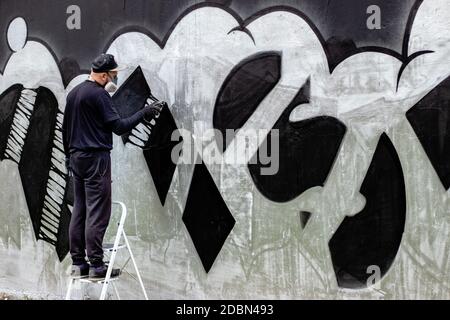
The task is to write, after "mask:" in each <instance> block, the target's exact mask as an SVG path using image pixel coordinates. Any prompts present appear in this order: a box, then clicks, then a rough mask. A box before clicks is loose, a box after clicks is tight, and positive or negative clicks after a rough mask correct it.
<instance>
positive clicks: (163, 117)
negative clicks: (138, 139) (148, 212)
mask: <svg viewBox="0 0 450 320" xmlns="http://www.w3.org/2000/svg"><path fill="white" fill-rule="evenodd" d="M150 94H151V90H150V87H149V86H148V84H147V80H146V79H145V76H144V74H143V72H142V69H141V67H137V68H136V70H134V72H133V73H132V74H131V75H130V76H129V77H128V79H127V80H126V81H125V83H124V84H123V85H122V86H121V87H120V88H119V90H117V92H116V94H115V95H114V97H113V101H114V105H115V107H116V109H117V111H118V112H119V114H120V116H121V117H123V118H126V117H130V116H131V115H133V114H134V113H135V112H137V111H138V110H140V109H141V108H143V107H144V105H145V103H146V101H147V98H148V97H149V96H150ZM150 129H151V135H150V137H149V139H148V141H146V143H145V145H144V157H145V160H146V162H147V167H148V168H149V170H150V173H151V175H152V179H153V183H154V184H155V188H156V191H157V192H158V197H159V200H160V201H161V203H162V205H164V204H165V202H166V198H167V193H168V191H169V187H170V184H171V182H172V179H173V175H174V173H175V169H176V166H177V161H178V158H176V159H172V158H171V156H172V149H173V147H174V146H176V145H177V144H178V143H179V142H177V141H171V136H172V132H174V131H175V130H178V127H177V125H176V123H175V120H174V118H173V116H172V113H171V112H170V110H169V108H164V109H163V111H162V112H161V114H160V116H159V117H158V119H156V121H155V125H154V126H152V127H151V128H150ZM129 137H130V133H126V134H124V135H123V136H122V141H123V143H127V142H129V141H130V140H129ZM180 141H182V140H180ZM178 157H179V155H178Z"/></svg>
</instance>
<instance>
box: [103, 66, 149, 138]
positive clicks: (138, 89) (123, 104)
mask: <svg viewBox="0 0 450 320" xmlns="http://www.w3.org/2000/svg"><path fill="white" fill-rule="evenodd" d="M150 93H151V90H150V87H149V86H148V83H147V80H146V79H145V76H144V73H143V72H142V69H141V67H137V68H136V70H134V71H133V73H132V74H131V75H130V76H129V77H128V79H127V80H126V81H125V82H124V83H123V84H122V85H121V86H120V88H119V89H118V90H117V92H116V93H115V94H114V96H113V98H112V99H113V104H114V107H115V108H116V110H117V112H118V113H119V115H120V117H121V118H128V117H130V116H132V115H133V114H135V113H136V112H137V111H139V110H140V109H142V108H143V107H144V106H145V102H146V101H147V99H148V97H149V96H150ZM129 136H130V132H128V133H125V134H124V135H122V141H123V143H127V142H129V139H128V137H129Z"/></svg>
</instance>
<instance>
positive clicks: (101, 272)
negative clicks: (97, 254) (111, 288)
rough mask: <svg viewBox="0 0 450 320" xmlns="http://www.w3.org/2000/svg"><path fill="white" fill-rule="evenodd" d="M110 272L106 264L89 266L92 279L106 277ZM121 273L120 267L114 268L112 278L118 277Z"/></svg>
mask: <svg viewBox="0 0 450 320" xmlns="http://www.w3.org/2000/svg"><path fill="white" fill-rule="evenodd" d="M107 272H108V267H107V266H106V265H101V266H98V267H94V266H91V267H90V268H89V278H90V279H103V278H105V277H106V273H107ZM119 275H120V269H112V272H111V278H115V277H118V276H119Z"/></svg>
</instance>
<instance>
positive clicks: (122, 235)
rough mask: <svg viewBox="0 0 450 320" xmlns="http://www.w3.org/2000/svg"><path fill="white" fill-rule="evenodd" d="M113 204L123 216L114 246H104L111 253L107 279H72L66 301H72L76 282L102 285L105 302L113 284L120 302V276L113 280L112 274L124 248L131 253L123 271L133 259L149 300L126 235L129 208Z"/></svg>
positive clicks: (120, 203)
mask: <svg viewBox="0 0 450 320" xmlns="http://www.w3.org/2000/svg"><path fill="white" fill-rule="evenodd" d="M113 204H115V205H119V206H120V207H121V208H122V214H121V216H120V221H119V223H118V224H117V225H118V228H117V233H116V237H115V240H114V243H113V244H104V245H103V251H104V252H105V254H107V253H111V255H110V260H109V264H108V270H107V272H106V277H105V278H104V279H89V277H86V278H74V277H70V279H69V285H68V288H67V293H66V300H70V298H71V295H72V289H73V286H74V284H75V282H76V281H79V282H80V283H95V284H102V291H101V294H100V300H105V298H106V292H107V290H108V285H109V284H110V283H111V285H112V286H113V288H114V291H115V294H116V296H117V298H118V299H119V300H120V295H119V292H118V290H117V287H116V285H115V284H114V282H115V281H117V280H119V278H120V276H117V277H114V278H111V272H112V270H113V267H114V262H115V260H116V254H117V251H118V250H119V249H124V248H126V249H127V250H128V253H129V255H130V256H129V258H128V260H127V261H126V262H125V264H124V265H123V267H122V268H121V271H125V267H126V265H127V264H128V262H129V261H130V259H131V261H132V262H133V265H134V269H135V271H136V275H137V280H138V281H139V284H140V286H141V289H142V292H143V294H144V297H145V300H148V296H147V292H146V291H145V287H144V283H143V282H142V278H141V274H140V273H139V270H138V267H137V265H136V260H135V259H134V255H133V252H132V251H131V247H130V243H129V242H128V238H127V235H126V234H125V230H124V225H125V220H126V217H127V207H126V206H125V204H124V203H122V202H119V201H113ZM122 239H123V241H124V242H125V244H121V240H122ZM126 272H127V271H126ZM127 273H128V272H127ZM128 274H129V275H130V276H131V277H133V275H132V274H130V273H128ZM133 278H134V277H133Z"/></svg>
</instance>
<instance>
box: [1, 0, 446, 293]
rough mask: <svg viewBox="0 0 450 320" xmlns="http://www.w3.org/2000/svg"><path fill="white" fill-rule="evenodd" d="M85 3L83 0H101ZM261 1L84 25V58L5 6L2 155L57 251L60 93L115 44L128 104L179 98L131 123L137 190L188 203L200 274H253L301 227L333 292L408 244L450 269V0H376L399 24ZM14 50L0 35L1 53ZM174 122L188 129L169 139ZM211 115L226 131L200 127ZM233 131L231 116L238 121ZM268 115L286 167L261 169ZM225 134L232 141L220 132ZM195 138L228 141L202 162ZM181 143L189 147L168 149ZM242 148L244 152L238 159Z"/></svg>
mask: <svg viewBox="0 0 450 320" xmlns="http://www.w3.org/2000/svg"><path fill="white" fill-rule="evenodd" d="M62 2H64V1H62ZM79 2H80V3H79V6H80V7H81V8H82V7H83V5H86V6H87V7H91V6H93V5H94V4H92V3H87V2H86V3H84V1H79ZM268 2H270V5H268V6H267V7H262V5H261V4H258V3H256V2H255V3H253V2H252V4H249V3H250V2H246V3H247V4H244V2H243V1H214V2H203V3H200V4H194V5H190V2H189V1H185V2H184V3H183V4H179V6H178V7H177V9H178V11H179V13H178V15H177V18H173V17H174V16H173V15H174V14H175V13H170V14H168V16H170V17H171V19H168V20H167V21H165V22H164V23H162V24H161V25H160V26H158V27H156V26H153V29H152V30H150V29H151V28H150V29H149V28H148V26H147V25H146V24H145V23H143V22H142V21H140V20H139V19H138V18H136V19H137V20H133V21H129V25H128V26H127V27H125V28H123V27H122V25H121V24H120V23H119V24H120V25H121V27H120V28H119V27H117V28H116V27H115V26H114V27H113V26H111V28H110V29H108V30H109V31H110V32H109V33H108V35H107V36H106V38H104V39H96V37H97V35H96V34H97V33H95V32H92V31H83V25H82V26H81V29H80V30H79V31H71V32H81V34H84V36H85V37H86V38H85V41H86V43H87V44H89V46H87V49H86V52H83V53H80V52H79V51H77V50H75V49H73V52H74V55H73V56H71V54H69V53H68V52H67V50H72V49H70V48H71V47H70V46H64V45H61V44H59V43H58V41H60V38H61V37H63V35H65V34H66V32H69V31H67V30H65V31H64V32H62V31H61V30H55V32H54V33H52V32H49V31H45V30H47V26H46V24H47V23H48V22H43V23H42V25H40V26H39V27H40V28H41V29H39V28H32V30H30V26H28V25H27V23H28V19H27V14H25V13H24V14H22V15H21V16H22V17H23V18H24V19H22V18H20V17H19V18H17V16H14V17H11V19H12V20H11V19H10V21H11V23H10V24H9V25H8V27H9V29H8V32H7V34H10V33H11V34H12V33H14V34H15V36H14V37H12V36H11V37H10V39H9V43H8V47H9V50H10V51H11V53H10V54H11V56H10V58H9V60H8V61H7V62H6V68H5V70H4V74H3V76H0V94H1V95H0V159H1V160H10V161H13V162H14V163H16V164H17V165H18V170H19V173H20V177H21V182H22V186H23V191H24V195H25V198H26V201H27V205H28V210H29V214H30V217H31V222H32V225H33V229H34V233H35V236H36V238H37V239H42V240H44V241H46V242H48V243H50V244H52V245H53V246H55V247H56V251H57V254H58V257H59V259H60V260H61V261H62V260H63V259H64V257H65V255H66V254H67V251H68V245H67V228H68V222H69V220H70V205H71V203H72V200H73V199H72V194H71V190H70V188H69V186H70V181H69V180H68V177H67V174H66V172H65V169H64V166H63V154H62V149H61V131H60V123H61V120H62V115H63V113H62V112H63V108H64V96H65V94H66V93H67V92H68V91H70V88H72V87H73V86H74V85H75V84H76V83H77V82H79V81H81V79H83V77H84V76H85V73H86V71H87V69H86V68H87V66H88V61H89V59H90V58H91V57H93V56H95V52H96V51H101V50H103V49H104V51H108V52H109V53H112V54H114V55H115V56H116V58H117V59H118V60H119V61H123V62H125V63H126V64H127V66H128V68H127V69H126V70H125V71H123V73H121V74H120V79H119V84H120V87H119V90H118V91H117V92H116V93H115V95H114V96H113V100H114V103H115V106H116V108H117V110H118V111H119V113H120V114H121V116H124V117H126V116H127V115H129V114H131V113H133V112H135V111H136V110H138V109H140V108H142V107H143V106H144V104H145V101H146V99H147V97H148V96H149V95H150V93H151V94H152V95H154V96H155V97H158V98H159V99H161V100H164V101H167V102H168V103H169V108H166V109H164V112H163V113H162V114H161V116H160V117H159V119H157V121H155V122H153V123H144V122H143V123H141V124H139V125H138V126H137V127H136V128H135V129H133V131H132V132H129V133H127V134H125V135H124V136H122V137H121V148H123V149H121V150H123V152H130V151H129V150H136V149H142V152H141V153H139V157H140V156H141V155H142V158H140V160H139V161H144V162H145V165H146V167H147V168H148V171H149V173H150V178H151V181H148V180H145V179H143V178H142V177H130V179H134V181H135V182H133V183H135V184H136V186H137V187H136V188H137V189H139V188H147V189H149V190H155V193H156V194H157V200H158V205H159V206H160V207H161V210H163V211H162V212H164V210H166V212H167V211H169V210H172V211H173V212H178V216H176V221H178V222H177V224H178V223H179V221H182V223H183V225H184V227H183V228H182V229H176V230H177V232H186V234H187V236H186V237H185V238H183V239H184V240H185V242H189V243H192V246H190V244H186V251H188V252H189V257H190V259H191V260H190V261H191V263H192V264H194V265H195V263H197V264H196V265H195V266H198V265H199V264H198V263H200V265H201V266H202V267H203V270H202V271H203V273H205V274H211V273H213V271H215V270H222V269H221V268H222V266H223V265H227V264H232V263H238V262H239V263H240V266H241V267H242V270H243V273H244V274H245V277H246V278H247V279H248V278H250V277H251V275H252V272H253V271H252V270H254V269H255V268H256V267H255V266H256V265H259V266H260V268H262V269H264V268H267V269H268V270H270V272H277V271H274V267H272V265H271V264H272V262H271V261H269V260H270V259H266V258H265V257H266V255H267V252H276V251H277V250H278V251H280V250H284V249H286V248H288V247H289V246H291V245H292V243H300V244H299V248H300V249H296V250H297V252H295V254H296V255H297V254H298V256H301V257H302V258H301V259H303V260H304V261H305V262H304V263H305V264H306V265H308V266H310V267H311V269H312V270H313V271H314V273H315V274H316V277H317V279H319V281H320V283H322V284H323V286H324V287H325V288H327V289H326V290H328V289H329V288H336V289H338V288H351V289H364V288H367V287H368V286H370V283H369V280H370V276H371V273H370V272H369V271H368V270H372V269H371V268H372V267H373V266H376V267H377V268H378V269H379V270H380V273H381V274H380V278H379V279H377V282H380V281H383V279H387V280H386V281H389V277H395V275H393V272H391V271H392V270H393V269H394V268H396V263H397V264H398V260H399V259H404V258H403V255H407V256H408V257H410V259H412V260H413V261H414V263H415V264H417V265H421V266H423V267H424V268H426V269H427V271H426V272H427V274H428V275H429V276H430V277H432V278H434V279H438V278H439V279H441V278H448V271H449V267H450V263H449V262H448V252H449V248H450V242H449V240H450V239H447V238H446V237H447V235H448V234H449V230H448V222H446V221H448V216H449V213H450V211H449V210H450V208H449V201H450V200H448V199H449V197H448V189H449V187H450V158H449V157H450V156H449V155H450V150H449V148H450V116H449V108H450V94H449V92H450V91H449V90H450V84H449V83H450V81H449V79H450V78H449V76H450V60H449V57H450V55H449V53H450V45H449V43H450V42H449V41H448V40H449V39H448V34H449V33H448V31H449V29H450V25H448V18H450V10H449V9H448V8H447V6H446V3H445V1H444V0H436V1H434V0H433V1H431V0H430V1H404V2H402V4H399V3H398V4H396V5H393V4H387V1H379V2H380V6H381V7H382V8H386V7H389V8H391V9H392V10H388V11H389V12H390V13H389V14H393V15H394V14H395V15H396V17H397V18H398V17H400V18H399V20H400V21H401V23H399V24H397V25H396V27H395V28H396V30H395V34H396V36H391V37H387V36H384V35H383V36H376V37H375V36H373V34H370V35H369V33H367V32H366V31H367V30H364V32H363V31H362V30H359V29H358V30H356V31H354V34H353V35H352V34H351V30H350V27H349V26H348V24H346V25H344V26H343V27H340V28H333V26H332V25H330V24H326V23H325V22H323V21H322V20H320V19H318V18H317V15H318V14H319V13H320V12H322V11H321V8H322V7H327V8H330V7H329V6H330V4H329V3H328V2H327V3H325V1H316V2H314V4H312V3H313V2H308V1H305V3H310V5H309V6H308V5H306V4H300V3H296V4H292V3H291V2H289V1H268ZM285 2H289V3H290V5H289V4H286V3H285ZM365 2H366V1H359V2H358V3H356V2H355V1H349V3H347V4H346V5H343V7H344V8H345V12H346V13H345V14H343V13H342V12H343V11H341V10H343V9H340V8H338V7H336V6H337V4H333V5H331V6H332V8H333V10H334V11H335V14H337V15H339V17H340V19H347V20H348V14H350V12H354V11H355V10H357V9H358V8H362V7H363V6H364V5H365ZM372 2H373V1H372ZM381 2H382V3H381ZM125 3H126V2H124V6H125V7H123V8H122V9H118V8H116V6H117V3H114V4H111V10H123V11H124V12H128V10H135V9H132V8H127V7H126V5H127V4H125ZM0 6H1V5H0ZM61 6H62V4H61ZM135 6H136V8H146V5H145V4H143V3H140V4H136V5H135ZM58 8H59V5H58V6H56V7H55V10H57V9H58ZM164 8H165V9H166V10H169V8H168V7H164ZM349 8H351V9H352V10H349ZM340 12H341V14H339V13H340ZM363 12H365V10H363ZM435 12H439V14H437V15H436V14H435ZM345 17H346V18H345ZM363 17H365V16H364V15H363ZM13 18H15V19H13ZM120 19H122V17H121V18H120ZM133 19H134V18H133ZM358 19H359V18H358ZM385 19H388V21H389V19H390V18H389V17H385ZM332 21H333V23H335V22H336V23H337V22H338V21H339V20H332ZM358 21H359V20H358ZM364 26H365V20H364ZM97 27H98V26H97ZM86 28H87V29H92V28H96V26H95V25H88V26H86ZM386 28H388V26H386ZM439 28H440V29H441V30H437V29H439ZM1 29H2V26H0V30H1ZM332 29H336V30H335V34H332V33H331V31H330V30H332ZM38 30H41V31H42V30H44V31H45V32H44V31H42V32H44V33H43V34H45V35H46V34H47V33H46V32H48V33H49V35H48V38H47V39H43V38H45V37H41V34H40V33H39V32H38ZM155 30H156V31H155ZM85 32H88V33H89V35H87V34H85ZM346 32H347V34H349V38H346V37H344V35H345V34H346ZM372 32H380V31H378V30H372ZM393 32H394V31H393ZM400 35H401V36H400ZM350 36H353V38H351V37H350ZM398 39H401V41H398ZM61 41H62V40H61ZM66 41H68V40H64V41H62V42H61V43H63V44H66ZM41 42H45V44H46V45H43V44H41ZM91 44H92V45H91ZM71 45H73V44H71ZM36 50H38V51H39V52H44V51H45V53H42V55H43V58H41V59H39V62H41V61H42V63H44V64H47V67H46V69H45V71H42V67H40V66H37V67H36V66H34V65H33V63H32V57H34V56H35V55H36V54H35V53H33V52H36ZM50 50H52V52H50ZM6 51H8V50H5V49H3V50H2V51H1V50H0V57H3V56H4V54H2V52H3V53H5V52H6ZM2 59H3V58H2ZM2 62H5V60H1V59H0V63H2ZM30 65H31V67H30ZM48 65H50V67H48ZM436 66H438V67H436ZM39 68H41V69H39ZM48 69H50V70H51V79H50V80H49V76H48ZM83 74H84V75H83ZM54 79H57V80H54ZM177 129H183V130H185V131H187V132H191V133H193V134H192V135H191V136H189V137H183V139H182V140H179V141H174V140H173V139H172V134H173V132H175V131H176V130H177ZM213 129H216V130H218V132H219V135H216V136H215V137H214V139H212V140H211V139H205V138H204V137H205V135H206V132H207V131H208V130H213ZM259 129H266V130H267V131H268V132H269V133H268V134H267V135H266V136H265V137H264V139H263V141H258V140H254V139H253V140H252V138H251V137H246V136H245V135H246V132H248V130H259ZM227 130H233V135H232V136H231V137H230V136H227V134H226V132H227ZM270 130H272V131H270ZM273 130H276V132H277V133H278V134H277V137H276V138H277V139H278V141H279V144H278V149H277V151H278V152H276V151H275V150H271V148H270V144H269V150H268V151H269V153H272V155H274V153H277V155H276V156H277V157H278V160H279V167H278V170H277V171H276V173H275V174H271V175H264V174H261V169H262V168H265V167H267V163H264V162H263V161H262V160H261V159H260V158H259V156H258V155H259V154H260V153H259V151H260V150H261V148H262V147H263V146H262V145H263V143H265V142H267V141H272V140H273V138H274V137H273V135H274V132H275V131H273ZM225 137H227V138H231V139H227V140H226V142H225V143H219V142H221V141H223V139H224V138H225ZM190 140H195V141H196V147H195V148H194V150H193V151H192V153H193V158H194V159H196V160H199V162H198V163H191V164H183V163H181V162H180V158H181V155H182V154H183V153H187V151H186V150H187V149H186V147H188V145H189V143H190ZM116 146H117V143H116ZM199 146H200V147H211V146H212V147H213V148H217V150H218V154H217V157H218V158H219V159H220V164H219V165H217V164H208V163H207V161H204V162H202V161H200V160H202V159H203V158H204V154H202V150H200V149H201V148H200V149H198V147H199ZM177 147H179V148H181V149H182V150H183V151H182V152H181V153H180V154H178V155H179V156H180V158H178V156H177V157H176V158H175V159H174V158H173V150H174V148H177ZM196 148H197V149H196ZM239 150H245V151H246V152H247V153H248V154H250V155H251V156H252V157H251V161H249V162H248V163H244V164H236V163H233V161H229V160H230V159H231V158H233V157H234V156H235V155H236V154H238V153H239V152H240V151H239ZM118 161H124V160H123V159H122V160H118ZM136 161H138V160H136ZM124 167H126V165H124ZM124 170H125V169H124ZM137 200H139V199H137ZM152 200H153V201H154V200H156V199H152ZM130 201H131V200H130ZM133 201H134V200H133ZM145 214H155V213H153V212H146V213H145ZM172 214H173V213H172ZM158 218H159V219H161V221H163V220H164V219H167V217H165V216H164V215H163V214H161V217H158ZM164 221H166V220H164ZM136 223H137V222H136ZM437 229H439V230H440V231H439V232H435V231H436V230H437ZM180 230H185V231H180ZM155 237H158V234H157V235H156V236H155ZM442 239H444V241H442ZM168 242H169V243H170V240H169V241H168ZM168 246H169V244H168ZM423 247H426V248H427V250H425V249H423ZM430 248H433V249H430ZM192 249H194V250H195V255H193V254H192V253H193V252H192V251H190V250H192ZM422 249H423V250H422ZM286 250H287V249H286ZM430 251H432V252H434V255H430ZM230 252H232V253H230ZM299 252H300V253H299ZM274 255H275V253H274ZM192 256H195V257H197V258H198V261H197V260H195V259H196V258H192ZM299 259H300V258H299ZM192 261H194V262H192ZM195 261H197V262H195ZM237 261H238V262H237ZM273 263H275V262H273ZM292 263H293V262H292ZM424 264H426V266H424ZM196 268H197V269H198V267H196ZM233 268H234V267H233ZM197 269H196V270H197ZM267 269H264V270H267ZM299 269H300V268H299ZM233 270H234V269H233ZM217 272H219V271H217ZM222 272H224V271H223V270H222ZM290 272H292V271H290ZM298 272H299V273H300V272H302V271H301V270H298ZM232 273H233V274H236V273H238V272H237V271H233V272H232ZM291 278H295V275H291ZM292 281H293V280H292ZM294 282H295V281H294ZM448 285H449V283H448V281H443V282H442V286H444V287H445V286H448Z"/></svg>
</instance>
